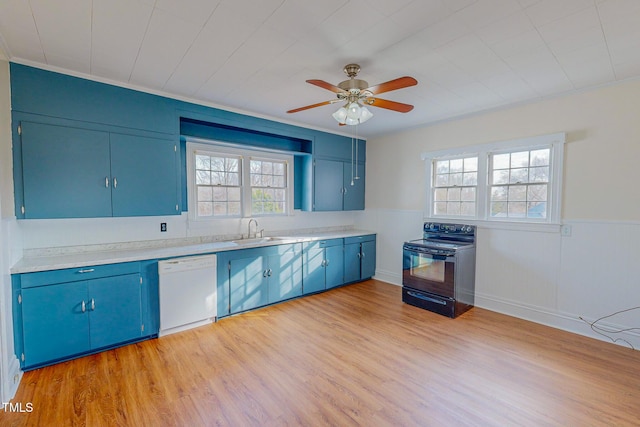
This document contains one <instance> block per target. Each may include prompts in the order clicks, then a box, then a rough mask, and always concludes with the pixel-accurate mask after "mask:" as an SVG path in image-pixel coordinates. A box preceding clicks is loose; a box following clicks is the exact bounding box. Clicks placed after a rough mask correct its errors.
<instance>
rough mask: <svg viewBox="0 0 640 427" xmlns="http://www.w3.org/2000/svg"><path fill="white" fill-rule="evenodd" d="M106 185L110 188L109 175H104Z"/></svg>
mask: <svg viewBox="0 0 640 427" xmlns="http://www.w3.org/2000/svg"><path fill="white" fill-rule="evenodd" d="M104 186H105V187H106V188H109V177H108V176H105V177H104Z"/></svg>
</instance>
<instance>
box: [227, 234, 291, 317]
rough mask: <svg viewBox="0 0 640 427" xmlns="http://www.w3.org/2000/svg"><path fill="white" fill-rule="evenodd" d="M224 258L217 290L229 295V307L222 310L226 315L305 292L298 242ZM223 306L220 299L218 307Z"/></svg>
mask: <svg viewBox="0 0 640 427" xmlns="http://www.w3.org/2000/svg"><path fill="white" fill-rule="evenodd" d="M221 259H222V263H219V264H218V292H219V294H222V295H224V294H225V293H227V292H228V295H229V303H228V307H229V309H228V311H226V310H223V311H222V313H224V314H234V313H239V312H242V311H246V310H251V309H254V308H257V307H262V306H265V305H268V304H273V303H276V302H279V301H283V300H286V299H290V298H294V297H297V296H300V295H302V245H301V244H299V243H296V244H292V245H279V246H268V247H263V248H253V249H242V250H237V251H230V252H227V253H226V254H225V255H224V256H223V257H221ZM225 269H226V270H227V271H228V276H226V273H225V271H224V270H225ZM227 277H228V278H227ZM227 283H228V288H227V285H226V284H227ZM227 289H228V291H227ZM223 298H224V297H223ZM224 305H225V303H224V302H219V304H218V308H221V307H222V308H225V307H224Z"/></svg>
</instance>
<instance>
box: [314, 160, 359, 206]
mask: <svg viewBox="0 0 640 427" xmlns="http://www.w3.org/2000/svg"><path fill="white" fill-rule="evenodd" d="M364 175H365V170H364V165H363V164H361V163H358V164H353V168H352V163H351V162H344V161H340V160H328V159H315V160H314V167H313V210H314V211H342V210H362V209H364V180H365V176H364ZM356 177H358V178H359V179H355V178H356ZM352 178H353V180H352ZM352 182H353V185H351V183H352Z"/></svg>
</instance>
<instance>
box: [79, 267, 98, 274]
mask: <svg viewBox="0 0 640 427" xmlns="http://www.w3.org/2000/svg"><path fill="white" fill-rule="evenodd" d="M94 271H96V269H95V268H86V269H84V270H78V273H80V274H83V273H93V272H94Z"/></svg>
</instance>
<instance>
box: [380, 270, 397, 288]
mask: <svg viewBox="0 0 640 427" xmlns="http://www.w3.org/2000/svg"><path fill="white" fill-rule="evenodd" d="M373 278H374V279H376V280H380V281H381V282H386V283H390V284H392V285H397V286H402V275H401V274H398V273H394V272H392V271H387V270H376V275H375V276H374V277H373Z"/></svg>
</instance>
